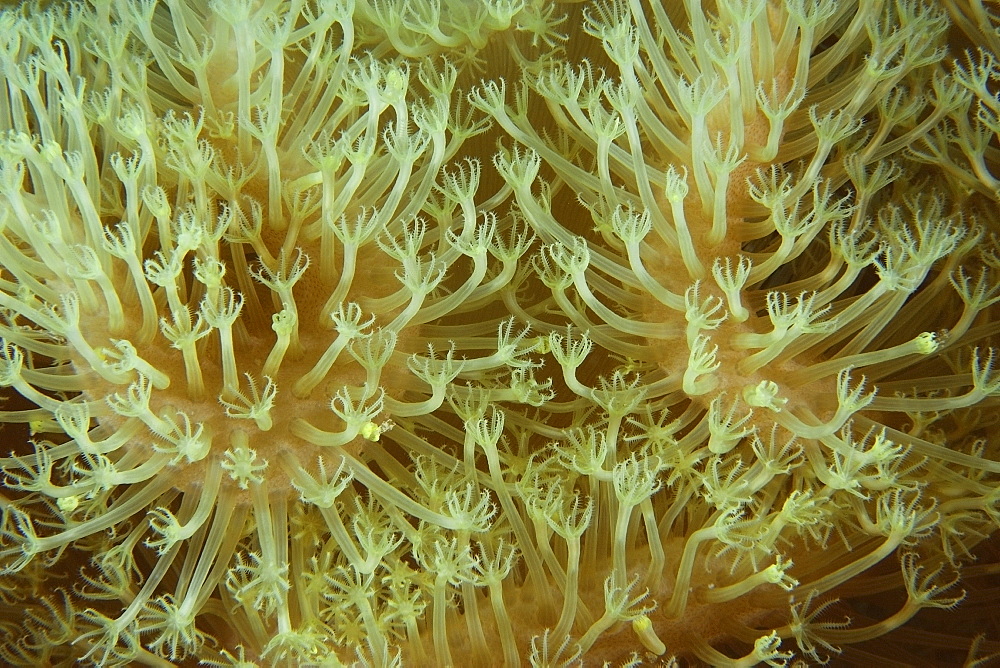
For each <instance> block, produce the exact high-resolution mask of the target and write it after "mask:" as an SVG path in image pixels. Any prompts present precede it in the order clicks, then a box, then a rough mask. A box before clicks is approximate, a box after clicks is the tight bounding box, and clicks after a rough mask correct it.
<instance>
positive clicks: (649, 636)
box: [632, 615, 667, 656]
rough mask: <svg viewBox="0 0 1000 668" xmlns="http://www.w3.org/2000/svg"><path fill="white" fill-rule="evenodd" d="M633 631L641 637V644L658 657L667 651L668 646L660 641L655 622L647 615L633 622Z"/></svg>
mask: <svg viewBox="0 0 1000 668" xmlns="http://www.w3.org/2000/svg"><path fill="white" fill-rule="evenodd" d="M632 630H633V631H635V634H636V635H637V636H639V642H641V643H642V646H643V647H645V648H646V649H648V650H649V651H650V652H652V653H653V654H655V655H656V656H662V655H663V654H664V653H665V652H666V651H667V646H666V645H664V644H663V641H662V640H660V639H659V638H658V637H657V635H656V631H655V630H654V629H653V622H652V621H651V620H650V619H649V617H647V616H646V615H642V616H640V617H636V618H635V619H633V620H632Z"/></svg>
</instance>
